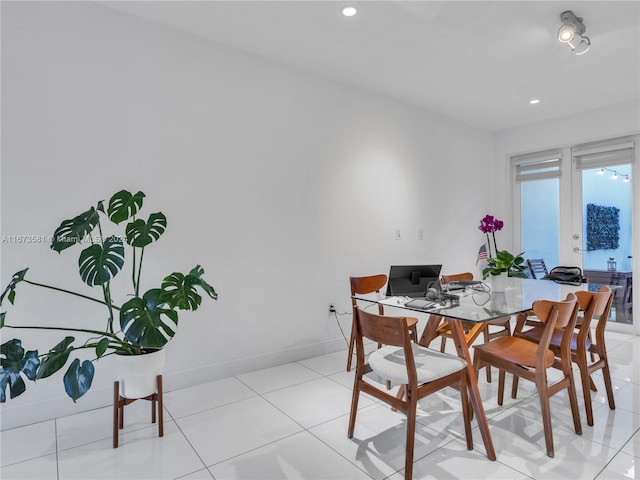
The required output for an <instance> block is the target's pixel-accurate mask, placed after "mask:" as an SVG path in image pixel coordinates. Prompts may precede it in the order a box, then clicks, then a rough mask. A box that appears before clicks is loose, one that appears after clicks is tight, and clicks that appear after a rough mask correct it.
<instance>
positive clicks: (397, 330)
mask: <svg viewBox="0 0 640 480" xmlns="http://www.w3.org/2000/svg"><path fill="white" fill-rule="evenodd" d="M355 319H356V325H355V327H356V354H357V358H358V365H359V366H364V365H365V353H364V339H365V338H368V339H369V340H371V341H373V342H377V343H378V344H379V345H380V344H382V345H391V346H394V347H402V348H403V349H404V360H405V366H406V368H407V377H406V378H407V379H408V382H409V385H410V390H411V391H413V390H414V389H415V387H416V386H417V374H416V364H415V360H414V358H413V350H412V347H411V339H410V337H409V326H408V320H407V318H406V317H388V316H385V315H376V314H374V313H369V312H365V311H364V310H360V309H359V308H357V307H356V308H355Z"/></svg>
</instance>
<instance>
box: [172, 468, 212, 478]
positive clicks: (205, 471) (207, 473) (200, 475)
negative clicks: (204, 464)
mask: <svg viewBox="0 0 640 480" xmlns="http://www.w3.org/2000/svg"><path fill="white" fill-rule="evenodd" d="M176 480H213V475H211V472H210V471H209V470H208V469H206V468H203V469H202V470H198V471H197V472H193V473H190V474H188V475H185V476H184V477H179V478H177V479H176Z"/></svg>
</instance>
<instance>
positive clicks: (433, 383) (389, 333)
mask: <svg viewBox="0 0 640 480" xmlns="http://www.w3.org/2000/svg"><path fill="white" fill-rule="evenodd" d="M355 318H356V322H355V331H356V352H357V356H356V358H357V364H356V374H355V380H354V384H353V396H352V400H351V412H350V414H349V427H348V432H347V436H348V437H349V438H353V434H354V429H355V423H356V415H357V411H358V399H359V398H360V392H363V393H367V394H369V395H371V396H373V397H375V398H377V399H379V400H382V401H383V402H385V403H387V404H389V405H391V407H392V408H393V409H395V410H397V411H400V412H402V413H404V414H405V415H406V416H407V436H406V456H405V470H404V477H405V479H406V480H409V479H411V478H412V476H413V450H414V441H415V429H416V415H417V407H418V400H420V399H421V398H424V397H426V396H427V395H430V394H432V393H435V392H437V391H439V390H441V389H443V388H445V387H448V386H453V387H455V388H457V389H458V390H459V392H460V399H461V403H462V415H463V418H464V429H465V434H466V438H467V448H468V449H469V450H472V449H473V439H472V436H471V415H470V408H469V401H468V397H467V385H468V379H467V362H466V361H465V360H464V359H462V358H460V357H458V356H455V355H450V354H447V353H442V352H438V351H437V350H432V349H430V348H426V347H423V346H421V345H419V344H417V343H415V342H412V341H411V338H410V326H409V319H408V318H407V317H390V316H383V315H376V314H373V313H367V312H365V311H363V310H360V309H358V308H357V307H356V315H355ZM364 339H369V340H372V341H374V342H378V343H382V344H383V345H384V346H383V347H382V348H380V349H378V350H375V351H374V352H373V353H371V354H370V355H369V356H368V358H367V357H366V356H365V351H364ZM370 372H373V373H374V374H377V375H378V376H379V377H381V378H382V379H384V380H386V381H390V382H393V383H394V384H398V385H401V386H403V387H404V395H397V396H394V395H392V394H391V393H390V392H388V391H385V390H383V389H381V388H379V387H377V386H376V385H375V384H374V383H372V382H369V381H367V380H368V378H367V374H368V373H370Z"/></svg>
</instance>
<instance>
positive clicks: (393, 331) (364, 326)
mask: <svg viewBox="0 0 640 480" xmlns="http://www.w3.org/2000/svg"><path fill="white" fill-rule="evenodd" d="M356 319H357V332H358V335H359V336H361V337H363V338H368V339H369V340H372V341H374V342H377V343H382V344H383V345H393V346H395V347H404V346H405V345H409V344H410V337H409V327H408V325H407V318H406V317H389V316H385V315H376V314H375V313H369V312H365V311H364V310H361V309H359V308H356Z"/></svg>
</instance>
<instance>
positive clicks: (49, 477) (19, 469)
mask: <svg viewBox="0 0 640 480" xmlns="http://www.w3.org/2000/svg"><path fill="white" fill-rule="evenodd" d="M0 478H2V480H35V479H37V480H58V462H57V458H56V454H55V453H52V454H50V455H44V456H42V457H38V458H34V459H32V460H26V461H24V462H20V463H14V464H13V465H9V466H7V467H2V468H0Z"/></svg>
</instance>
